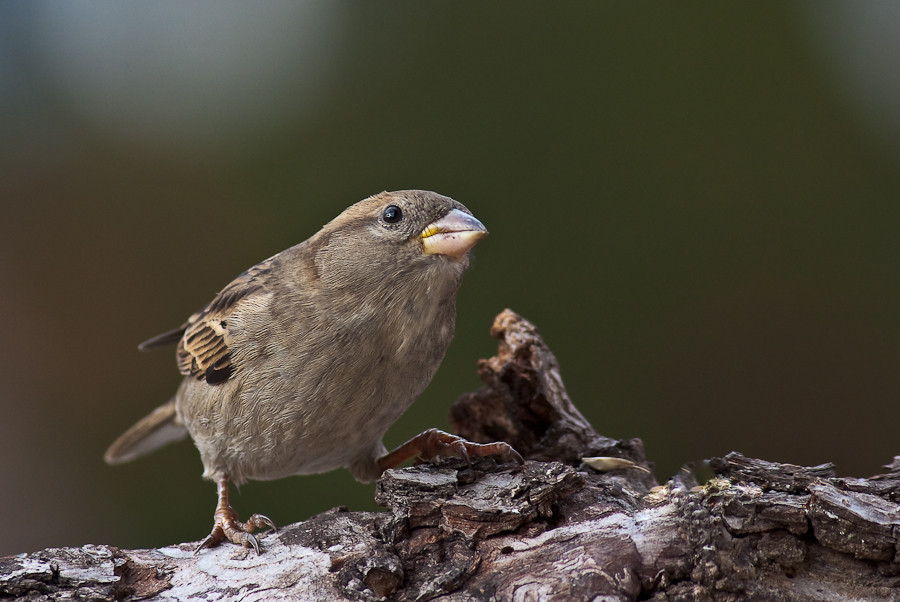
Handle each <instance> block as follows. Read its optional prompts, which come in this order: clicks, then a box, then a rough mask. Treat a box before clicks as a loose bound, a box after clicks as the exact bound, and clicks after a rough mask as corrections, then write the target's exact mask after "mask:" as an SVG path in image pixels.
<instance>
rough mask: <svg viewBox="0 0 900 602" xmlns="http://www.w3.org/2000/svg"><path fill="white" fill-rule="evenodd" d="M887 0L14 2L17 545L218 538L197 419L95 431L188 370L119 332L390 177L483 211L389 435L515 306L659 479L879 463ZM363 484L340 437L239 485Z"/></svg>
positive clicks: (439, 422)
mask: <svg viewBox="0 0 900 602" xmlns="http://www.w3.org/2000/svg"><path fill="white" fill-rule="evenodd" d="M897 10H898V9H897V8H896V5H892V4H888V3H883V4H882V3H879V4H875V3H872V4H863V3H855V4H852V5H849V4H848V5H845V4H837V3H826V2H815V3H808V4H792V3H778V4H776V3H766V4H763V5H753V7H751V6H749V5H747V6H742V7H737V6H734V5H729V7H728V8H727V9H715V8H712V7H711V6H710V5H708V4H696V5H691V4H687V5H684V4H682V5H679V6H678V7H670V6H669V5H667V4H658V5H641V6H640V7H632V6H630V5H625V4H606V3H583V4H568V3H567V4H564V5H553V6H552V7H551V6H550V5H547V4H544V3H515V4H491V5H481V4H471V5H458V4H456V3H449V2H432V3H391V4H387V5H385V4H377V5H376V4H368V3H344V2H330V1H329V2H324V1H322V2H316V3H304V4H286V3H284V4H275V3H273V4H263V5H260V4H256V3H253V4H231V3H227V2H215V3H213V2H206V3H202V2H201V3H192V4H190V5H182V4H180V3H165V2H163V3H138V2H120V3H115V4H114V3H108V4H96V3H87V2H81V1H75V2H67V3H42V2H13V1H8V2H4V3H2V4H0V136H2V138H0V140H2V142H0V203H2V206H0V208H2V212H0V324H2V326H0V328H2V330H0V416H2V417H0V421H2V422H0V427H2V430H0V433H2V438H0V516H2V517H3V518H4V526H3V529H2V530H0V555H2V554H6V553H16V552H22V551H28V550H33V549H37V548H40V547H44V546H49V545H74V544H82V543H86V542H94V543H109V544H115V545H119V546H129V547H135V546H156V545H163V544H167V543H172V542H179V541H184V540H190V539H199V538H201V537H202V536H204V535H205V534H206V532H207V531H208V528H209V526H210V524H211V518H212V517H211V515H212V510H213V505H214V501H215V496H214V488H213V486H212V485H211V484H210V483H207V482H204V481H202V480H201V479H200V478H199V475H200V472H201V466H200V462H199V457H198V455H197V453H196V452H195V450H194V449H193V448H192V446H191V445H190V444H189V443H183V444H179V445H176V446H172V447H170V448H168V449H165V450H163V451H161V452H158V453H156V454H154V455H152V456H149V457H147V458H145V459H142V460H140V461H138V462H135V463H134V464H132V465H127V466H124V467H114V468H111V467H107V466H105V465H104V464H103V462H102V459H101V457H102V454H103V451H104V449H105V448H106V446H107V445H108V444H109V443H110V442H111V441H112V439H113V438H114V437H115V436H117V435H118V434H119V433H120V432H121V431H122V430H123V429H125V428H126V427H128V426H129V425H130V424H132V423H133V422H134V421H135V420H137V419H138V418H140V417H141V416H143V415H144V414H146V413H147V412H149V411H150V410H151V409H153V408H154V407H156V406H157V405H158V404H160V403H162V402H164V401H165V400H166V399H168V397H169V396H170V395H171V394H172V393H173V392H174V390H175V387H176V386H177V383H178V380H179V377H178V375H177V373H176V371H175V368H174V359H173V356H172V353H171V352H166V351H160V352H156V353H151V354H146V355H145V354H140V353H138V352H137V350H136V344H137V343H138V342H139V341H141V340H143V339H145V338H147V337H149V336H151V335H154V334H156V333H158V332H160V331H162V330H166V329H168V328H171V327H173V326H175V325H177V324H179V323H180V322H181V321H182V320H183V319H184V318H185V317H186V316H187V315H189V314H190V313H191V312H192V311H194V310H195V309H197V308H198V307H200V306H202V305H203V304H205V303H206V302H207V301H208V300H209V299H210V298H211V297H212V295H213V294H215V292H216V291H217V290H218V289H219V288H220V287H221V286H223V285H224V284H226V283H227V282H228V280H230V279H231V278H232V277H233V276H235V275H236V274H238V273H239V272H241V271H243V270H244V269H245V268H247V267H249V266H250V265H251V264H253V263H256V262H257V261H259V260H261V259H264V258H265V257H268V256H269V255H272V254H273V253H275V252H277V251H279V250H281V249H283V248H285V247H287V246H289V245H291V244H294V243H296V242H299V241H300V240H302V239H304V238H306V237H307V236H309V235H311V234H312V233H313V232H315V231H316V230H317V229H318V228H319V226H321V225H322V224H323V223H324V222H326V221H327V220H329V219H331V218H332V217H333V216H334V215H336V214H337V213H338V212H340V211H341V210H342V209H343V208H344V207H346V206H347V205H349V204H351V203H352V202H355V201H357V200H359V199H361V198H363V197H365V196H368V195H370V194H373V193H376V192H379V191H381V190H384V189H388V190H391V189H399V188H428V189H433V190H436V191H439V192H441V193H444V194H448V195H450V196H453V197H455V198H457V199H459V200H460V201H462V202H464V203H466V204H467V205H468V206H469V207H470V208H471V209H472V210H473V211H474V212H475V214H476V215H477V216H478V217H479V218H481V220H482V221H483V222H484V223H485V224H486V225H487V226H488V228H489V229H490V230H491V236H490V237H489V238H488V239H486V240H485V241H484V242H483V243H482V244H480V245H479V246H478V248H477V253H476V258H475V261H474V264H473V268H472V270H471V271H470V273H469V274H468V275H467V277H466V280H465V283H464V286H463V289H462V292H461V295H460V299H459V317H458V329H457V337H456V340H455V342H454V344H453V346H452V347H451V349H450V352H449V354H448V356H447V359H446V361H445V362H444V365H443V367H442V369H441V371H440V372H439V374H438V376H437V377H436V378H435V380H434V382H433V383H432V385H431V387H430V388H429V389H428V391H427V392H426V393H425V394H424V395H423V396H422V398H421V399H420V400H419V401H418V403H417V404H416V405H415V406H414V407H413V408H412V409H411V410H410V411H409V413H408V414H407V415H406V416H405V417H404V418H403V419H402V420H401V422H400V423H398V424H397V425H396V426H395V427H394V428H393V429H392V430H391V431H390V432H389V433H388V440H387V443H388V445H389V446H390V445H394V444H397V443H399V442H400V441H402V440H404V439H405V438H407V437H408V436H411V435H413V434H415V433H417V432H419V431H421V430H422V429H424V428H426V427H429V426H446V413H447V409H448V407H449V405H450V404H451V402H452V401H453V400H454V399H455V398H456V397H457V396H458V395H459V394H461V393H463V392H466V391H471V390H473V389H475V388H476V387H477V386H478V385H479V382H478V380H477V377H476V375H475V369H474V368H475V362H476V360H477V359H478V358H480V357H487V356H489V355H491V354H492V353H493V352H494V350H495V343H494V341H493V340H491V339H490V338H489V336H488V328H489V326H490V323H491V321H492V318H493V316H494V315H495V314H496V313H497V312H499V311H500V310H502V309H503V308H504V307H510V308H512V309H514V310H516V311H518V312H520V313H522V314H523V315H525V316H526V317H528V318H529V319H531V320H532V321H534V322H535V323H536V324H537V325H538V326H539V327H540V329H541V331H542V333H543V334H544V336H545V338H546V340H547V341H548V342H549V344H550V345H551V347H552V348H553V349H554V351H555V352H556V353H557V355H558V357H559V359H560V362H561V364H562V368H563V376H564V377H565V379H566V384H567V385H568V387H569V391H570V393H571V395H572V397H573V399H574V400H575V402H576V404H577V405H578V406H579V407H580V408H581V410H582V411H583V412H584V414H585V415H586V416H587V417H588V418H589V419H590V420H591V421H592V423H593V424H594V425H595V426H596V427H597V429H598V430H599V431H601V432H602V433H604V434H606V435H609V436H613V437H641V438H642V439H643V440H644V442H645V445H646V448H647V452H648V455H649V457H650V458H651V459H652V460H654V461H656V463H657V468H658V471H657V476H658V478H660V479H663V480H664V479H665V478H667V477H668V476H670V475H671V474H673V473H674V472H675V471H676V470H677V469H678V468H679V467H680V466H681V465H682V464H683V463H685V462H688V461H699V460H702V459H703V458H707V457H710V456H713V455H721V454H724V453H726V452H728V451H731V450H733V449H736V450H740V451H742V452H743V453H745V454H749V455H754V456H758V457H762V458H765V459H770V460H779V461H786V462H795V463H805V464H809V463H820V462H825V461H834V462H836V463H837V466H838V470H839V472H841V473H842V474H854V475H859V476H866V475H870V474H874V473H876V472H878V470H879V467H880V465H882V464H884V463H885V462H888V461H890V459H891V458H892V456H893V455H894V454H897V453H900V446H898V441H897V434H896V433H897V424H898V421H900V404H898V398H900V370H898V367H900V311H898V309H900V303H898V302H900V242H898V236H897V230H898V224H900V204H898V198H900V194H898V193H900V177H898V173H900V170H898V162H900V161H898V159H900V117H898V113H897V110H898V107H900V101H898V88H900V86H898V73H900V66H898V65H897V62H898V57H900V52H898V48H897V44H898V42H897V39H900V36H898V35H897V34H898V32H897V31H895V30H896V28H897V25H896V24H897V23H898V22H900V19H898V18H897V17H898V15H897V14H896V13H897ZM892 13H893V14H892ZM372 492H373V489H372V486H363V485H359V484H356V483H355V482H354V481H353V480H352V479H351V477H350V476H349V474H348V473H347V472H346V471H338V472H335V473H332V474H327V475H323V476H319V477H298V478H293V479H286V480H282V481H278V482H272V483H250V484H248V485H246V486H245V487H243V489H242V490H241V492H240V495H236V496H235V498H234V500H233V501H234V503H235V505H236V507H237V509H238V510H239V512H241V513H242V514H243V515H247V514H249V513H250V512H254V511H259V512H264V513H266V514H268V515H269V516H271V517H272V518H273V519H274V520H275V521H276V522H277V523H288V522H293V521H296V520H300V519H304V518H306V517H308V516H310V515H311V514H314V513H317V512H320V511H322V510H325V509H327V508H330V507H332V506H335V505H339V504H345V505H348V506H350V507H351V508H357V509H359V508H373V507H374V504H373V503H372V501H371V499H372Z"/></svg>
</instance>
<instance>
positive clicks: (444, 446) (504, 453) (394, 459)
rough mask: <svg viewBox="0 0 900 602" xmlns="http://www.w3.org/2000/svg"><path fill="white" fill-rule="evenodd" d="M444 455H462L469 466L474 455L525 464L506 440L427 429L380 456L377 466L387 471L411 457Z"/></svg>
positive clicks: (424, 458)
mask: <svg viewBox="0 0 900 602" xmlns="http://www.w3.org/2000/svg"><path fill="white" fill-rule="evenodd" d="M441 456H457V457H460V458H462V459H463V460H465V461H466V463H467V464H468V465H469V466H471V465H472V461H471V458H472V457H476V458H484V457H487V456H497V457H499V458H500V459H501V460H503V461H504V462H515V463H517V464H519V465H522V464H524V463H525V460H524V459H522V456H521V455H520V454H519V452H517V451H516V450H515V449H513V448H512V446H511V445H510V444H509V443H505V442H503V441H497V442H495V443H475V442H473V441H469V440H467V439H463V438H462V437H459V436H457V435H451V434H450V433H447V432H444V431H442V430H439V429H428V430H427V431H425V432H424V433H421V434H420V435H417V436H415V437H413V438H412V439H410V440H409V441H407V442H406V443H404V444H403V445H401V446H400V447H398V448H397V449H395V450H394V451H392V452H391V453H389V454H387V455H385V456H383V457H382V458H380V459H379V460H378V466H379V468H380V469H381V470H387V469H388V468H395V467H397V466H399V465H400V464H401V463H402V462H403V461H404V460H407V459H409V458H413V457H415V458H419V459H420V460H430V459H433V458H437V457H441Z"/></svg>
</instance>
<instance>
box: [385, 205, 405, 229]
mask: <svg viewBox="0 0 900 602" xmlns="http://www.w3.org/2000/svg"><path fill="white" fill-rule="evenodd" d="M381 216H382V217H383V218H384V221H386V222H387V223H389V224H396V223H397V222H399V221H400V220H402V219H403V211H402V210H401V209H400V207H398V206H397V205H388V206H387V207H386V208H385V210H384V213H382V214H381Z"/></svg>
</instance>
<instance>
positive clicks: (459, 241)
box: [419, 209, 488, 260]
mask: <svg viewBox="0 0 900 602" xmlns="http://www.w3.org/2000/svg"><path fill="white" fill-rule="evenodd" d="M487 233H488V231H487V228H485V227H484V224H482V223H481V222H480V221H478V220H477V219H475V218H474V217H472V216H471V215H469V214H468V213H466V212H465V211H460V210H459V209H453V210H452V211H451V212H450V213H448V214H447V215H445V216H444V217H442V218H441V219H439V220H437V221H434V222H432V223H430V224H428V225H427V226H425V229H424V230H422V233H421V234H420V235H419V236H420V237H421V238H422V244H423V245H424V247H425V253H426V254H427V255H447V256H449V257H452V258H453V259H457V260H458V259H461V258H462V257H463V255H465V254H466V253H467V252H468V251H469V249H471V248H472V247H474V246H475V243H477V242H478V241H479V240H481V239H482V238H484V237H485V236H486V235H487Z"/></svg>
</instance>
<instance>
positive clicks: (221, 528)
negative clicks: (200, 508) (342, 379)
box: [194, 476, 278, 554]
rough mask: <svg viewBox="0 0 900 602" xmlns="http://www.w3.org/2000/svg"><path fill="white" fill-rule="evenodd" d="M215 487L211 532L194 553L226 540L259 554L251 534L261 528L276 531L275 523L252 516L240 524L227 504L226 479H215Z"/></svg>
mask: <svg viewBox="0 0 900 602" xmlns="http://www.w3.org/2000/svg"><path fill="white" fill-rule="evenodd" d="M216 486H217V488H218V491H219V503H218V504H216V512H215V514H214V515H213V528H212V532H211V533H210V534H209V535H207V536H206V539H204V540H203V541H201V542H200V545H199V546H197V549H196V550H194V553H195V554H196V553H198V552H199V551H200V550H202V549H203V548H214V547H216V546H217V545H219V544H220V543H222V542H223V541H225V540H226V539H227V540H228V541H230V542H232V543H236V544H238V545H239V546H244V547H245V548H253V549H254V550H256V553H257V554H259V542H258V541H257V540H256V536H255V535H253V532H254V531H256V530H257V529H262V528H263V527H269V528H270V529H271V530H272V531H277V530H278V528H277V527H276V526H275V523H273V522H272V519H270V518H269V517H268V516H263V515H262V514H254V515H253V516H251V517H250V518H249V519H248V520H247V522H246V523H242V522H241V521H239V520H238V515H237V512H235V511H234V508H232V507H231V504H229V503H228V477H226V476H222V477H220V478H218V479H216Z"/></svg>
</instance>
